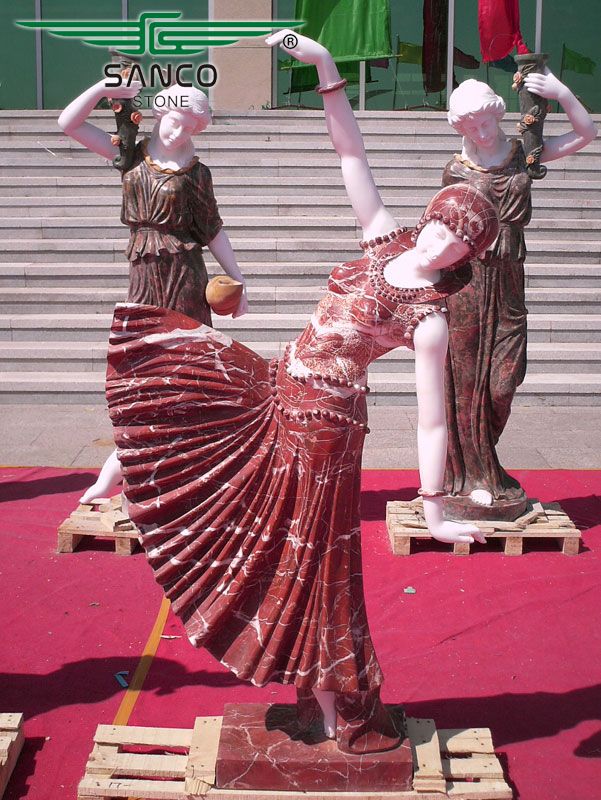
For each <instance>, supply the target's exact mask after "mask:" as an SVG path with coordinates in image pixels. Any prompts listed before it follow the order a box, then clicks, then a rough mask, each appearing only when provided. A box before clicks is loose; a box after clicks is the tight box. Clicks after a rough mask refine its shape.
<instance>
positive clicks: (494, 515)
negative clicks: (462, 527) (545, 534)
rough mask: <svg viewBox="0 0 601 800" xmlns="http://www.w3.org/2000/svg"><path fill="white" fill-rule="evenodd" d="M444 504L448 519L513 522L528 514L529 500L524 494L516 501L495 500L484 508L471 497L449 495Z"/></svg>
mask: <svg viewBox="0 0 601 800" xmlns="http://www.w3.org/2000/svg"><path fill="white" fill-rule="evenodd" d="M442 504H443V509H444V515H445V518H446V519H452V520H460V521H462V522H465V521H469V522H478V521H479V520H482V521H489V520H501V521H504V522H513V521H514V520H517V519H518V518H519V517H521V516H522V515H523V514H525V513H526V509H527V508H528V498H527V497H526V495H525V494H523V493H522V495H521V496H520V497H517V498H516V499H514V500H495V501H494V502H493V504H492V505H491V506H483V505H480V503H474V501H473V500H472V499H471V498H470V497H469V496H464V495H454V494H449V495H447V496H446V497H443V501H442Z"/></svg>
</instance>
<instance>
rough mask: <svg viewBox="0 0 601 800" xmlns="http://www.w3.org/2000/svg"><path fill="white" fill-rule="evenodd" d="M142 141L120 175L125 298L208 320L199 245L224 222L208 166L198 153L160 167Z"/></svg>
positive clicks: (209, 239) (209, 316)
mask: <svg viewBox="0 0 601 800" xmlns="http://www.w3.org/2000/svg"><path fill="white" fill-rule="evenodd" d="M146 145H147V140H142V141H141V142H138V144H137V145H136V152H135V158H134V161H133V163H132V166H131V168H130V169H129V170H128V171H127V172H126V173H125V174H124V176H123V203H122V207H121V222H123V223H124V224H125V225H128V226H129V228H130V230H131V234H130V239H129V244H128V246H127V251H126V255H127V257H128V259H129V261H130V268H129V294H128V297H127V299H128V302H131V303H146V304H149V305H155V306H162V307H164V308H171V309H174V310H176V311H180V312H181V313H182V314H186V315H187V316H189V317H192V318H193V319H195V320H197V321H198V322H203V323H205V324H206V325H210V324H211V310H210V308H209V305H208V303H207V301H206V299H205V289H206V286H207V281H208V277H207V270H206V267H205V263H204V259H203V256H202V248H203V246H206V245H208V244H209V243H210V242H211V241H212V240H213V239H214V238H215V236H217V234H218V233H219V231H220V230H221V228H222V226H223V222H222V220H221V217H220V216H219V210H218V208H217V203H216V201H215V195H214V194H213V182H212V180H211V173H210V170H209V168H208V167H206V166H205V165H204V164H202V163H200V161H199V160H198V158H197V157H194V158H193V159H192V161H191V162H190V163H189V164H188V165H186V166H185V167H183V168H182V169H178V170H172V169H162V168H161V167H159V166H158V165H157V164H155V162H154V161H153V160H152V158H150V156H149V155H148V154H147V152H146Z"/></svg>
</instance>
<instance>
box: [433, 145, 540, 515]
mask: <svg viewBox="0 0 601 800" xmlns="http://www.w3.org/2000/svg"><path fill="white" fill-rule="evenodd" d="M461 181H469V182H470V183H471V184H473V185H474V186H476V187H477V188H478V189H480V190H481V191H483V192H484V193H485V194H487V195H488V197H489V198H490V199H491V200H492V201H493V203H494V204H495V206H496V208H497V212H498V215H499V221H500V233H499V237H498V239H497V241H496V243H495V244H494V246H493V248H492V249H491V250H490V251H489V252H487V254H486V256H485V257H484V259H483V260H482V261H480V260H478V259H475V260H473V261H472V270H473V277H472V280H471V281H470V283H469V284H468V285H467V286H466V287H465V288H464V289H462V290H461V291H460V292H458V293H457V294H454V295H453V296H452V297H449V298H448V300H447V308H448V312H449V317H448V321H449V352H448V356H447V364H446V372H445V391H446V407H447V424H448V429H449V443H448V455H447V469H446V475H445V489H446V490H447V491H448V492H449V493H452V494H458V495H469V493H470V492H471V491H472V490H474V489H487V490H488V491H490V492H491V493H492V495H493V497H494V498H495V499H514V498H516V497H519V496H521V495H522V493H523V492H522V489H521V487H520V485H519V484H518V483H517V481H515V480H514V479H513V478H511V477H510V476H509V475H508V474H507V473H506V472H505V470H504V469H503V467H502V466H501V464H500V463H499V459H498V457H497V453H496V449H495V448H496V444H497V442H498V441H499V437H500V436H501V434H502V433H503V430H504V428H505V425H506V424H507V420H508V418H509V414H510V412H511V403H512V400H513V397H514V395H515V392H516V390H517V388H518V386H519V385H520V384H521V383H522V381H523V380H524V376H525V373H526V315H527V309H526V303H525V289H524V259H525V257H526V247H525V243H524V226H525V225H527V224H528V223H529V222H530V217H531V213H532V205H531V196H530V189H531V179H530V177H529V176H528V175H527V173H526V159H525V156H524V151H523V149H522V145H521V143H520V142H519V141H517V140H515V141H514V142H513V145H512V150H511V153H510V155H509V157H508V158H507V160H506V161H505V163H504V164H503V165H501V166H499V167H497V168H493V169H483V168H481V167H478V166H476V165H474V164H471V163H470V162H469V161H466V160H463V159H461V158H460V157H459V156H455V158H454V159H453V160H452V161H451V162H449V164H447V166H446V168H445V170H444V173H443V184H444V185H445V186H448V185H449V184H452V183H458V182H461Z"/></svg>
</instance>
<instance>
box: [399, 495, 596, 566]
mask: <svg viewBox="0 0 601 800" xmlns="http://www.w3.org/2000/svg"><path fill="white" fill-rule="evenodd" d="M478 508H481V506H478ZM463 519H466V517H464V518H463ZM467 519H469V520H470V521H471V522H473V523H474V524H475V525H476V526H477V527H478V528H479V529H480V530H481V531H482V533H484V534H485V536H486V538H487V539H501V540H502V541H503V545H504V552H505V555H506V556H517V555H521V554H522V552H523V547H524V541H525V540H526V539H529V540H530V542H531V543H532V542H538V541H540V540H545V539H554V540H555V541H556V542H557V543H558V544H559V546H560V548H561V552H562V553H564V554H565V555H568V556H575V555H578V553H579V552H580V539H581V538H582V534H581V532H580V531H579V530H578V528H577V527H576V526H575V525H574V523H573V522H572V520H571V519H570V518H569V517H568V515H567V514H566V513H565V511H564V510H563V509H562V507H561V506H560V505H559V503H544V504H543V503H539V502H538V501H537V500H535V499H531V500H529V501H528V506H527V508H526V513H524V514H522V515H521V516H520V517H518V518H517V519H515V520H513V521H512V522H507V521H505V520H501V519H494V518H493V519H491V518H489V517H484V516H483V515H480V516H479V517H476V518H473V517H468V518H467ZM386 527H387V528H388V536H389V538H390V546H391V548H392V552H393V553H394V555H395V556H408V555H410V554H411V543H412V542H413V541H414V540H415V539H427V540H429V541H432V537H431V536H430V534H429V532H428V528H427V526H426V521H425V519H424V507H423V503H422V499H421V497H417V498H416V499H415V500H409V501H406V500H394V501H391V502H389V503H387V504H386ZM450 546H451V545H449V547H450ZM452 547H453V553H454V554H455V555H461V556H465V555H469V553H470V548H471V547H472V545H470V544H469V543H467V542H457V543H455V544H454V545H452Z"/></svg>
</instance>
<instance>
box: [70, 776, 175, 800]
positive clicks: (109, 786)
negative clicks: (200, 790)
mask: <svg viewBox="0 0 601 800" xmlns="http://www.w3.org/2000/svg"><path fill="white" fill-rule="evenodd" d="M183 786H184V784H183V781H144V780H136V779H135V778H133V779H130V778H89V777H87V776H86V777H84V778H83V779H82V780H81V781H80V783H79V786H78V787H77V797H78V800H83V798H88V797H102V798H108V797H137V798H144V800H187V798H186V795H185V794H184V791H183Z"/></svg>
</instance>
